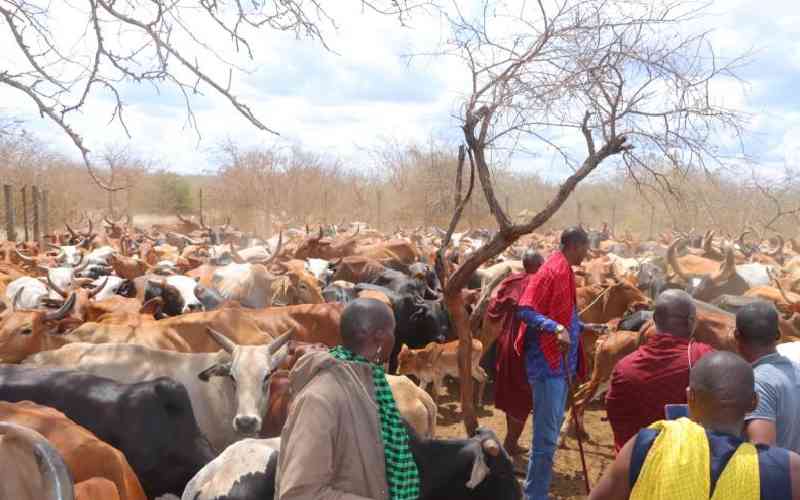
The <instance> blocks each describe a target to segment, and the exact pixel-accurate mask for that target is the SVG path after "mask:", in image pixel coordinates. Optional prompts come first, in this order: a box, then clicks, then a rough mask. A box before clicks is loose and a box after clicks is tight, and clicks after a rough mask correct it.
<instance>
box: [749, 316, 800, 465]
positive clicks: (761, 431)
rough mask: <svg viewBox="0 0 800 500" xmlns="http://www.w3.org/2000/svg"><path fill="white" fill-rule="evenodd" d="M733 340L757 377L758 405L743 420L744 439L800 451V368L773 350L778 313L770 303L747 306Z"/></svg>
mask: <svg viewBox="0 0 800 500" xmlns="http://www.w3.org/2000/svg"><path fill="white" fill-rule="evenodd" d="M734 337H735V338H736V343H737V346H738V348H739V352H740V353H741V354H742V357H743V358H744V359H746V360H747V361H749V362H750V363H752V365H753V371H754V372H755V376H756V393H757V394H758V406H756V409H755V410H753V411H752V412H751V413H749V414H748V415H747V416H746V417H745V420H746V422H747V426H746V433H747V437H748V438H749V439H750V441H752V442H753V443H757V444H766V445H769V446H780V447H781V448H786V449H789V450H792V451H794V452H800V367H798V366H797V365H795V364H794V363H792V362H791V361H790V360H789V359H788V358H786V357H784V356H781V355H780V354H778V352H777V351H776V349H775V345H776V343H777V341H778V338H780V332H779V331H778V311H776V310H775V307H774V306H773V305H772V303H771V302H763V301H759V302H754V303H752V304H748V305H746V306H745V307H743V308H742V309H740V310H739V312H738V313H737V314H736V330H735V332H734Z"/></svg>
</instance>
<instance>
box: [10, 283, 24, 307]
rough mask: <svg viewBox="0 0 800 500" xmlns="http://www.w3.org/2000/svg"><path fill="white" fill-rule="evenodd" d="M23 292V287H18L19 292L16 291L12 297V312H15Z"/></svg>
mask: <svg viewBox="0 0 800 500" xmlns="http://www.w3.org/2000/svg"><path fill="white" fill-rule="evenodd" d="M23 290H25V287H24V286H21V287H19V290H17V293H15V294H14V297H13V298H12V299H11V310H12V311H16V310H17V302H19V298H20V297H21V296H22V292H23Z"/></svg>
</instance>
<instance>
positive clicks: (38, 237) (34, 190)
mask: <svg viewBox="0 0 800 500" xmlns="http://www.w3.org/2000/svg"><path fill="white" fill-rule="evenodd" d="M31 205H32V206H33V234H32V236H33V238H32V239H33V240H34V241H38V242H39V250H40V251H43V250H44V248H43V247H42V234H41V233H40V232H39V188H38V187H37V186H35V185H34V186H31Z"/></svg>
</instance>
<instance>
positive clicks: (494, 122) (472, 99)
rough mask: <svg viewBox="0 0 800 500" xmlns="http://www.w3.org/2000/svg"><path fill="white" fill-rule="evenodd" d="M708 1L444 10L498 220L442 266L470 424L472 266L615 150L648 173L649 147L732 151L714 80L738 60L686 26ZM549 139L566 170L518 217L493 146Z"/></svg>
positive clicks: (542, 3)
mask: <svg viewBox="0 0 800 500" xmlns="http://www.w3.org/2000/svg"><path fill="white" fill-rule="evenodd" d="M454 3H455V2H454ZM702 7H703V6H700V7H698V4H697V3H696V2H691V1H688V0H673V1H659V0H656V1H653V2H640V1H633V0H557V1H556V0H554V1H549V0H538V1H535V2H523V3H522V4H521V5H519V4H515V5H513V6H508V5H507V4H506V3H505V2H494V1H492V0H486V1H485V2H484V3H483V8H482V10H480V11H478V12H474V13H465V12H462V11H460V10H458V8H457V7H456V14H454V15H451V16H449V17H448V19H449V22H450V25H451V28H452V35H451V37H450V42H449V44H450V45H449V47H448V52H449V53H450V54H453V55H455V56H456V57H458V58H460V60H462V61H463V62H464V64H465V65H466V67H467V68H468V69H469V76H470V81H469V82H468V84H469V94H468V96H467V98H466V99H465V101H464V104H463V108H462V111H461V115H460V117H461V120H462V128H463V132H464V138H465V141H466V145H467V157H468V159H469V161H470V164H471V165H472V166H473V168H474V169H475V171H476V173H477V178H478V179H479V181H480V187H481V190H482V191H483V195H484V198H485V199H486V202H487V204H488V206H489V210H490V212H491V214H492V215H493V217H494V219H495V221H496V224H497V227H498V231H497V233H496V234H495V236H494V237H493V238H492V239H491V240H490V241H489V242H487V243H486V244H485V245H484V246H483V247H482V248H480V249H479V250H477V251H476V252H475V253H473V254H471V255H470V256H469V257H468V258H467V259H466V260H465V261H464V262H462V263H461V265H460V266H459V267H458V268H457V269H456V270H455V271H454V272H453V273H452V275H450V276H447V277H444V278H445V280H444V283H445V285H444V296H445V302H446V305H447V307H448V310H449V311H450V315H451V318H452V320H453V325H454V328H455V329H456V331H457V332H458V336H459V340H460V346H459V368H460V375H461V404H462V409H463V416H464V422H465V426H466V428H467V431H468V432H469V433H472V432H473V431H474V430H475V428H476V426H477V420H476V418H475V414H474V405H473V394H472V392H473V391H472V378H471V376H470V365H469V362H468V360H469V350H470V347H469V346H471V343H470V340H471V331H470V326H469V319H468V318H467V317H466V313H465V310H464V307H463V301H462V298H461V293H460V292H461V289H462V288H463V287H464V286H465V284H466V283H467V281H468V279H469V277H470V276H471V275H472V274H473V273H474V272H475V270H476V269H477V268H478V267H479V266H480V265H481V264H482V263H484V262H485V261H487V260H488V259H490V258H492V257H494V256H497V255H498V254H500V253H501V252H502V251H503V250H505V249H506V248H507V247H508V246H510V245H511V244H512V243H513V242H515V241H516V240H517V239H518V238H519V237H520V236H522V235H524V234H528V233H531V232H532V231H534V230H536V229H537V228H539V227H540V226H542V224H544V223H545V222H547V221H548V220H549V219H550V218H551V217H552V216H553V214H555V213H556V212H557V211H558V210H559V209H560V208H561V207H562V205H563V204H564V202H565V201H566V200H567V199H568V197H569V196H570V194H571V193H572V192H573V190H574V189H575V187H576V186H577V185H578V183H580V182H581V181H583V180H584V179H586V177H587V176H588V175H589V174H591V173H592V172H593V171H595V170H596V169H597V168H598V167H599V166H600V165H601V164H602V163H603V162H604V161H606V160H608V159H609V158H613V157H620V158H621V159H622V160H623V161H624V165H625V168H626V169H627V170H628V172H629V173H630V175H631V176H637V175H644V174H648V172H649V167H648V164H647V162H646V161H645V160H644V158H646V155H648V154H652V153H654V152H655V153H659V154H660V155H661V156H662V157H664V158H667V159H668V160H670V161H671V162H672V164H673V165H674V166H675V168H685V167H686V166H689V165H696V166H700V167H705V166H706V165H707V162H710V161H717V160H719V159H721V158H722V157H723V156H724V153H727V151H724V150H723V149H722V148H718V147H716V146H715V144H716V141H717V140H718V139H719V136H718V135H716V134H717V133H718V131H719V130H725V131H726V132H727V133H733V134H735V135H738V134H739V133H740V131H741V127H742V116H741V114H740V113H738V112H737V111H735V110H731V109H726V108H724V107H722V106H721V105H719V104H717V103H716V102H715V100H714V98H713V97H714V94H713V92H714V87H713V85H712V82H713V81H714V80H717V79H720V78H735V72H734V70H735V68H736V67H737V65H739V64H740V63H741V60H740V59H735V60H732V61H727V62H725V61H720V60H719V59H718V58H717V57H716V56H715V54H714V52H713V50H712V48H711V45H710V42H709V40H708V37H707V34H706V33H705V32H701V33H699V34H686V33H685V30H686V29H687V27H688V26H690V25H691V23H692V22H694V21H696V20H697V18H698V17H699V16H700V15H701V14H702V12H703V11H702ZM576 137H580V138H581V140H582V142H583V143H584V144H583V151H582V152H581V151H580V150H579V149H577V148H575V147H571V146H570V143H571V140H574V139H573V138H576ZM634 147H635V148H636V149H635V150H634ZM542 148H545V149H547V150H549V151H551V152H553V153H554V154H555V155H556V156H557V157H558V158H560V160H561V163H560V165H561V167H560V168H563V169H564V173H566V174H568V175H567V177H566V178H565V179H564V180H563V181H562V182H561V183H560V186H559V188H558V190H557V192H556V194H555V195H554V196H553V198H552V199H550V200H549V201H547V203H545V204H544V206H543V207H542V208H541V209H540V210H539V211H538V213H536V214H535V215H534V216H533V217H530V218H529V219H527V220H524V221H522V222H519V223H513V222H512V220H511V219H510V218H509V216H508V214H506V213H505V210H504V209H503V206H502V205H501V203H499V202H498V197H497V194H496V193H495V187H494V182H493V174H492V170H491V168H490V165H489V160H488V158H490V156H489V155H495V156H498V155H499V154H501V153H504V152H505V153H514V154H516V153H519V152H520V151H525V150H530V151H537V150H540V149H542ZM652 173H654V174H657V172H652ZM462 204H463V203H462ZM460 208H461V207H459V209H457V210H456V211H455V214H454V217H453V220H452V223H451V224H450V227H449V230H448V232H447V236H446V237H445V240H444V243H443V248H444V247H445V246H446V245H447V244H448V243H449V239H450V236H451V235H452V232H453V231H454V229H455V227H456V225H457V223H458V221H459V218H460V215H461V209H460ZM440 255H441V253H440ZM437 267H439V268H440V269H442V268H443V266H441V265H439V266H437Z"/></svg>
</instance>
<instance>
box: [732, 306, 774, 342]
mask: <svg viewBox="0 0 800 500" xmlns="http://www.w3.org/2000/svg"><path fill="white" fill-rule="evenodd" d="M736 330H737V331H738V332H739V336H740V337H741V338H742V339H743V340H744V341H745V342H747V343H748V344H754V345H770V344H773V343H775V342H776V341H777V339H778V332H779V330H778V311H777V310H776V309H775V306H774V305H773V304H772V302H767V301H765V300H757V301H755V302H752V303H750V304H747V305H746V306H744V307H742V308H741V309H739V312H737V313H736Z"/></svg>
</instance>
